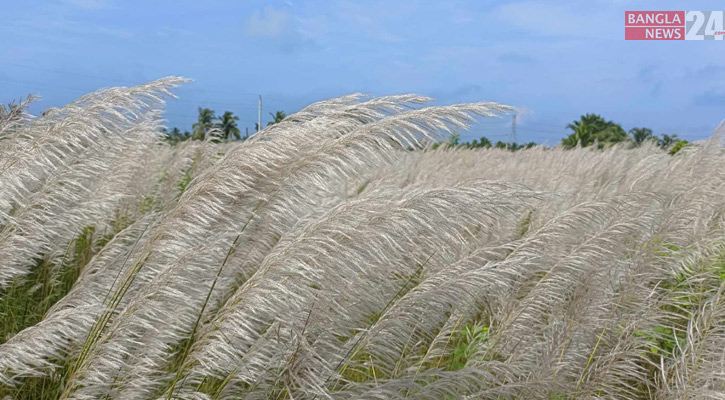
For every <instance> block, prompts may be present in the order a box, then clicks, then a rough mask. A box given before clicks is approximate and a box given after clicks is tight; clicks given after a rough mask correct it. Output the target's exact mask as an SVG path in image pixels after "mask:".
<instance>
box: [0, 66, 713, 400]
mask: <svg viewBox="0 0 725 400" xmlns="http://www.w3.org/2000/svg"><path fill="white" fill-rule="evenodd" d="M182 83H183V79H180V78H166V79H161V80H158V81H155V82H151V83H149V84H146V85H142V86H137V87H129V88H113V89H104V90H100V91H98V92H95V93H92V94H89V95H86V96H84V97H82V98H80V99H79V100H77V101H76V102H74V103H71V104H69V105H67V106H65V107H62V108H58V109H49V110H46V111H45V112H44V113H43V115H41V116H38V117H31V116H29V115H27V114H25V113H24V112H22V111H21V110H22V107H15V108H12V109H10V112H7V110H6V111H5V112H3V114H1V116H0V343H1V344H0V398H3V399H15V398H17V399H41V400H43V399H58V398H60V399H124V400H125V399H242V398H244V399H320V400H322V399H458V398H471V399H557V400H558V399H590V398H602V399H610V398H616V399H705V398H707V399H723V398H725V352H724V350H723V349H724V348H725V293H724V288H725V153H724V151H723V145H722V141H721V138H720V137H721V136H720V132H717V131H716V132H714V135H713V136H712V138H711V139H710V140H707V141H702V142H697V143H694V144H693V145H691V146H689V147H687V148H685V149H683V150H682V151H680V152H678V153H677V154H674V155H671V154H669V153H668V152H667V151H663V150H662V149H660V148H659V147H657V146H656V145H654V144H645V145H643V146H640V147H636V148H631V146H627V145H617V146H613V147H606V148H603V149H596V146H594V147H589V148H575V149H572V150H565V149H563V148H561V147H555V148H548V147H543V146H539V147H533V148H530V149H524V150H519V151H516V152H511V151H507V150H505V149H478V150H471V149H463V148H456V147H446V146H441V147H439V148H438V149H435V150H434V149H433V148H432V146H431V144H432V143H433V142H436V141H445V140H446V138H447V136H448V135H450V134H453V133H455V132H459V131H462V130H464V129H466V127H467V126H469V125H470V124H472V123H474V122H475V121H476V119H478V118H489V117H498V116H501V115H504V114H507V113H509V112H511V111H512V110H513V109H512V108H511V107H509V106H505V105H500V104H497V103H491V102H483V103H470V104H457V105H451V106H429V105H427V104H426V103H428V102H429V101H430V100H431V99H428V98H425V97H421V96H416V95H402V96H388V97H367V96H362V95H350V96H346V97H340V98H336V99H331V100H327V101H322V102H319V103H315V104H312V105H309V106H308V107H306V108H304V109H303V110H301V111H299V112H297V113H295V114H293V115H290V116H288V117H287V118H286V119H284V120H283V121H282V122H280V123H278V124H275V125H272V126H269V127H267V128H266V129H264V130H262V131H261V132H259V133H257V134H256V135H254V136H252V137H250V138H249V139H248V140H246V141H243V142H239V141H236V142H224V141H219V140H216V139H215V136H214V133H213V132H211V133H210V135H208V138H207V140H205V141H186V142H182V143H179V144H176V145H171V144H169V143H167V142H164V141H163V140H162V136H161V134H160V133H159V129H160V127H161V125H162V123H163V120H162V118H161V116H162V112H163V103H164V98H167V97H168V96H170V95H171V90H172V89H173V88H174V87H176V86H178V85H179V84H182ZM720 130H723V131H725V129H720Z"/></svg>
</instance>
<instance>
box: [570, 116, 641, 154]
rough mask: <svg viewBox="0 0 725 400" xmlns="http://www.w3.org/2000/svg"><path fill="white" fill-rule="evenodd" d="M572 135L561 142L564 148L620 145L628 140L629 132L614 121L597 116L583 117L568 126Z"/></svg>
mask: <svg viewBox="0 0 725 400" xmlns="http://www.w3.org/2000/svg"><path fill="white" fill-rule="evenodd" d="M566 127H567V129H571V130H572V134H571V135H569V136H568V137H566V138H564V139H563V140H562V141H561V144H562V146H564V148H567V149H571V148H574V147H576V146H577V144H581V146H582V147H587V146H591V145H593V144H594V143H595V142H596V143H598V146H599V148H603V147H604V146H607V145H612V144H614V143H619V142H622V141H625V140H627V139H628V136H627V132H625V130H624V129H623V128H622V127H621V126H620V125H619V124H616V123H614V122H612V121H607V120H606V119H604V118H602V116H600V115H597V114H586V115H582V116H581V118H580V119H579V120H578V121H574V122H572V123H571V124H569V125H567V126H566Z"/></svg>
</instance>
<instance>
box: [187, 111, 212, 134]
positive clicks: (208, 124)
mask: <svg viewBox="0 0 725 400" xmlns="http://www.w3.org/2000/svg"><path fill="white" fill-rule="evenodd" d="M214 118H215V116H214V111H212V110H211V109H209V108H201V107H199V117H198V119H197V122H196V123H195V124H194V125H193V126H192V127H193V128H194V132H193V133H192V135H191V139H192V140H204V136H206V132H207V131H208V130H209V129H211V128H212V127H213V126H214V122H213V121H214Z"/></svg>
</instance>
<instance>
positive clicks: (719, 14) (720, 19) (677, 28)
mask: <svg viewBox="0 0 725 400" xmlns="http://www.w3.org/2000/svg"><path fill="white" fill-rule="evenodd" d="M624 39H625V40H725V12H723V11H625V13H624Z"/></svg>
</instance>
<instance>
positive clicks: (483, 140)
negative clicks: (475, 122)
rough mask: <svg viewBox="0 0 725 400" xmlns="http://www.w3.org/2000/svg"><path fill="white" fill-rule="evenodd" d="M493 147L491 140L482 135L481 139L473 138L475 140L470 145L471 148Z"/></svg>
mask: <svg viewBox="0 0 725 400" xmlns="http://www.w3.org/2000/svg"><path fill="white" fill-rule="evenodd" d="M490 147H491V141H490V140H488V138H487V137H485V136H481V140H480V141H478V140H476V139H473V142H471V144H470V145H469V146H468V148H470V149H481V148H483V149H488V148H490Z"/></svg>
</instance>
